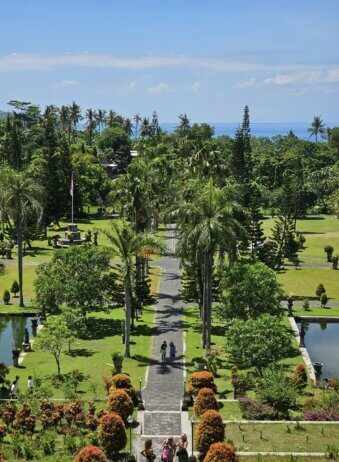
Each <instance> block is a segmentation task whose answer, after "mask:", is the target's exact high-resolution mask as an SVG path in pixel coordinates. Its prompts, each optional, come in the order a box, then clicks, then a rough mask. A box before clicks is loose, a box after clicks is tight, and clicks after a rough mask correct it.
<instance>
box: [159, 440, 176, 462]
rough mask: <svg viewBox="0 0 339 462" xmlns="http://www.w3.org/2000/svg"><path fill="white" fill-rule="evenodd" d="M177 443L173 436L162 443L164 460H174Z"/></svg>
mask: <svg viewBox="0 0 339 462" xmlns="http://www.w3.org/2000/svg"><path fill="white" fill-rule="evenodd" d="M175 450H176V444H175V443H174V440H173V437H172V436H171V437H170V438H167V439H166V440H165V441H163V443H162V453H161V460H162V461H163V462H173V461H174V456H175Z"/></svg>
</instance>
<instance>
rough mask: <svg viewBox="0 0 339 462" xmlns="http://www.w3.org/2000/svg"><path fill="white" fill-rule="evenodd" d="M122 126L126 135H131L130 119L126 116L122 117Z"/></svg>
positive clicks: (131, 125)
mask: <svg viewBox="0 0 339 462" xmlns="http://www.w3.org/2000/svg"><path fill="white" fill-rule="evenodd" d="M122 128H123V129H124V130H125V132H126V133H127V135H128V136H131V135H132V133H133V124H132V121H131V119H129V118H128V117H126V119H124V124H123V127H122Z"/></svg>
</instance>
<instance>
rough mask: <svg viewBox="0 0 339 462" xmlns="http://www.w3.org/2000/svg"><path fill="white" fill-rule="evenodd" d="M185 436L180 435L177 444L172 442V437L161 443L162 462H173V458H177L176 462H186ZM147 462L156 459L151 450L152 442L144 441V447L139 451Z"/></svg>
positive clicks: (183, 434)
mask: <svg viewBox="0 0 339 462" xmlns="http://www.w3.org/2000/svg"><path fill="white" fill-rule="evenodd" d="M187 446H188V441H187V436H186V434H185V433H182V434H181V436H180V439H179V441H178V442H177V443H175V442H174V439H173V437H170V438H166V439H165V440H164V441H163V443H162V451H161V460H162V461H163V462H174V457H175V456H177V457H178V462H188V460H189V459H188V452H187ZM141 454H142V455H143V456H144V457H145V459H146V461H147V462H152V461H154V460H155V459H156V455H155V453H154V451H153V448H152V440H146V441H145V447H144V449H143V450H142V451H141Z"/></svg>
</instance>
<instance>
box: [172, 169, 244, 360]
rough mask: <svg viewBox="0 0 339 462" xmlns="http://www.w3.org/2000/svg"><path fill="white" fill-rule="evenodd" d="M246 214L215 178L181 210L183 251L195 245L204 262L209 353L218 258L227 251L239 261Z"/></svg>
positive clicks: (205, 341) (205, 332)
mask: <svg viewBox="0 0 339 462" xmlns="http://www.w3.org/2000/svg"><path fill="white" fill-rule="evenodd" d="M242 213H243V210H242V208H241V206H240V205H238V204H237V203H236V202H235V201H233V200H232V199H231V196H230V190H229V188H228V187H227V186H225V187H223V188H217V187H216V186H214V184H213V180H212V178H211V179H210V180H209V181H208V183H207V184H206V185H205V186H204V187H203V188H202V190H201V188H200V189H199V191H198V193H197V194H196V195H195V197H194V198H193V199H192V200H191V201H189V202H186V203H183V204H182V205H181V206H180V209H179V211H178V228H179V243H178V244H179V245H178V249H179V252H180V253H181V254H185V251H186V252H187V249H192V248H193V249H194V251H195V253H196V258H197V260H200V261H202V272H203V303H202V322H203V336H202V344H203V346H204V347H205V348H206V352H208V350H209V348H210V345H211V321H212V277H213V265H214V257H215V255H216V253H217V252H219V253H220V254H221V256H223V255H224V254H226V253H227V254H228V255H229V259H230V260H231V261H232V260H235V258H236V245H237V241H238V239H239V237H240V236H241V235H243V234H245V230H244V228H243V227H242V225H241V224H240V223H239V221H238V219H237V215H239V216H240V214H242Z"/></svg>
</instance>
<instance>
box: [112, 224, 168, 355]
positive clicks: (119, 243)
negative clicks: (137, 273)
mask: <svg viewBox="0 0 339 462" xmlns="http://www.w3.org/2000/svg"><path fill="white" fill-rule="evenodd" d="M112 227H113V232H110V231H107V230H104V231H103V233H104V234H105V236H107V238H108V240H109V243H110V248H111V252H112V254H113V255H114V256H116V257H118V258H119V260H120V261H121V264H122V273H123V279H124V291H125V356H126V357H127V358H129V357H130V333H131V311H132V284H133V279H134V258H135V256H136V255H143V254H145V253H147V254H154V253H156V252H163V251H164V246H163V245H162V244H161V243H160V242H159V241H158V240H157V239H156V238H155V237H154V236H153V235H152V234H145V233H139V234H137V233H135V231H134V230H133V229H132V228H131V227H130V225H128V224H127V223H126V222H123V223H122V225H119V224H118V223H113V225H112Z"/></svg>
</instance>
